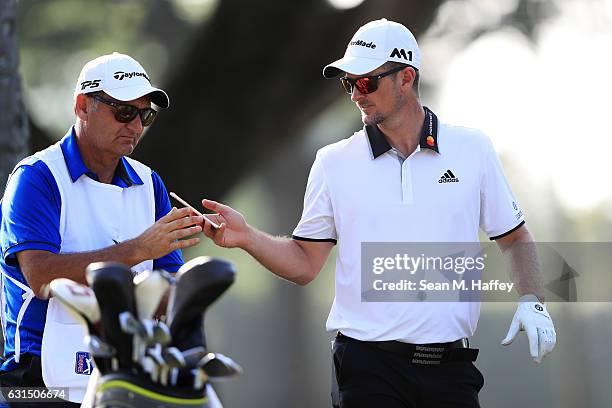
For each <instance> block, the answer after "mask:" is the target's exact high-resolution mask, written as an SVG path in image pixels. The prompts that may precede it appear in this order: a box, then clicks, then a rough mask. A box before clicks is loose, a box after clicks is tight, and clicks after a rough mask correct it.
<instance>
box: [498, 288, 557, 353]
mask: <svg viewBox="0 0 612 408" xmlns="http://www.w3.org/2000/svg"><path fill="white" fill-rule="evenodd" d="M523 330H524V331H525V332H527V338H528V339H529V353H530V354H531V357H533V359H534V360H535V362H536V363H540V362H541V361H542V359H543V358H544V356H545V355H546V354H548V353H550V352H551V351H552V350H553V348H555V344H556V343H557V333H555V326H554V325H553V321H552V319H551V317H550V315H549V314H548V311H546V306H544V305H543V304H542V303H540V301H539V300H538V298H537V297H536V296H535V295H523V296H521V298H520V299H519V305H518V308H517V309H516V313H515V314H514V318H513V319H512V323H511V324H510V330H508V334H507V335H506V338H505V339H503V340H502V343H501V344H503V345H504V346H507V345H509V344H510V343H512V341H513V340H514V338H515V337H516V335H517V334H518V333H519V331H523Z"/></svg>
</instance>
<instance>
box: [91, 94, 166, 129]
mask: <svg viewBox="0 0 612 408" xmlns="http://www.w3.org/2000/svg"><path fill="white" fill-rule="evenodd" d="M87 96H89V97H90V98H93V99H95V100H96V101H99V102H102V103H104V104H106V105H108V106H110V107H111V108H113V111H114V112H115V119H116V120H117V122H121V123H130V122H131V121H133V120H134V118H135V117H136V116H140V122H141V123H142V126H145V127H146V126H150V125H151V124H152V123H153V121H154V120H155V116H157V111H156V110H155V109H153V108H142V109H138V108H137V107H135V106H132V105H127V104H124V103H117V102H113V101H109V100H108V99H104V98H102V97H101V96H100V95H95V94H94V95H89V94H88V95H87Z"/></svg>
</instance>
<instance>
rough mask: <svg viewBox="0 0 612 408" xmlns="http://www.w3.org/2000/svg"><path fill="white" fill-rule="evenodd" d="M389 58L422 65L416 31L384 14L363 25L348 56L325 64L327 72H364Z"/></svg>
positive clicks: (337, 73) (325, 75) (329, 74)
mask: <svg viewBox="0 0 612 408" xmlns="http://www.w3.org/2000/svg"><path fill="white" fill-rule="evenodd" d="M387 61H393V62H400V63H403V64H408V65H410V66H412V67H414V68H416V69H421V52H420V51H419V46H418V44H417V41H416V38H414V35H412V33H411V32H410V30H408V29H407V28H406V27H405V26H403V25H402V24H400V23H396V22H394V21H389V20H387V19H386V18H383V19H380V20H374V21H370V22H369V23H367V24H366V25H364V26H361V27H360V28H359V30H357V32H356V33H355V35H354V36H353V38H351V41H350V42H349V44H348V46H347V47H346V52H345V53H344V57H342V58H340V59H339V60H337V61H334V62H332V63H331V64H329V65H327V66H326V67H325V68H323V76H324V77H325V78H334V77H336V76H338V75H340V74H341V73H342V72H347V73H349V74H353V75H363V74H367V73H368V72H370V71H373V70H375V69H376V68H378V67H380V66H381V65H383V64H384V63H385V62H387Z"/></svg>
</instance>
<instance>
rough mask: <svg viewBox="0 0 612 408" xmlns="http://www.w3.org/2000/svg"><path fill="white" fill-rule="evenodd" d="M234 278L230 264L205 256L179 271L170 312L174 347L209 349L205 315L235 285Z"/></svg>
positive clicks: (168, 314)
mask: <svg viewBox="0 0 612 408" xmlns="http://www.w3.org/2000/svg"><path fill="white" fill-rule="evenodd" d="M235 275H236V271H235V268H234V266H233V265H232V264H231V263H229V262H226V261H222V260H219V259H213V258H209V257H204V256H202V257H198V258H195V259H193V260H191V261H189V262H187V263H186V264H185V265H183V266H182V267H181V269H179V271H178V272H177V274H176V278H177V284H176V286H175V287H174V288H173V290H172V292H171V294H170V301H169V302H168V312H167V316H168V326H169V327H170V332H171V333H172V344H173V345H174V346H175V347H177V348H178V349H179V350H188V349H190V348H193V347H198V346H204V347H206V340H205V339H206V337H205V335H204V326H203V325H204V322H203V317H204V313H205V312H206V309H207V308H208V307H209V306H210V305H211V304H212V303H213V302H214V301H215V300H217V298H218V297H219V296H221V294H222V293H223V292H225V291H226V290H227V288H229V287H230V286H231V285H232V283H234V279H235Z"/></svg>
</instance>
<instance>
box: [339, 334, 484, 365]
mask: <svg viewBox="0 0 612 408" xmlns="http://www.w3.org/2000/svg"><path fill="white" fill-rule="evenodd" d="M336 338H337V339H338V340H340V341H351V342H358V343H361V344H367V345H369V346H372V347H376V348H378V349H380V350H384V351H387V352H390V353H395V354H399V355H401V356H404V357H408V358H410V361H411V362H412V363H413V364H423V365H437V364H442V363H447V362H451V361H476V358H477V357H478V349H472V348H469V347H470V344H469V342H468V340H467V339H459V340H456V341H453V342H450V343H430V344H411V343H403V342H401V341H361V340H357V339H354V338H352V337H348V336H345V335H344V334H342V333H340V332H338V336H337V337H336Z"/></svg>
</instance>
